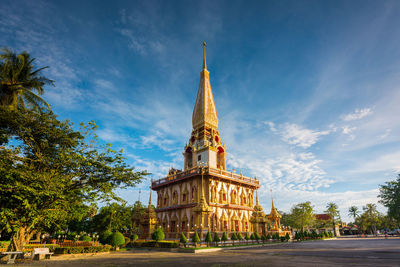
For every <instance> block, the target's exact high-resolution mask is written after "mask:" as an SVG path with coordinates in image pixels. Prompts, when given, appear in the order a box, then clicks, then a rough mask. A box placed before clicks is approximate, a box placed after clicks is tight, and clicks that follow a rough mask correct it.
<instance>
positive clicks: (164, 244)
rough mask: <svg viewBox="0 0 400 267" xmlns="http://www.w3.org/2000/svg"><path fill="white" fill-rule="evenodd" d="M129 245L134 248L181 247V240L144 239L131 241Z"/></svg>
mask: <svg viewBox="0 0 400 267" xmlns="http://www.w3.org/2000/svg"><path fill="white" fill-rule="evenodd" d="M129 247H134V248H146V247H147V248H178V247H179V242H177V241H166V240H163V241H158V242H157V241H144V240H140V241H139V240H137V241H134V242H131V243H130V244H129Z"/></svg>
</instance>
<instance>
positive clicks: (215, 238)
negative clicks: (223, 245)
mask: <svg viewBox="0 0 400 267" xmlns="http://www.w3.org/2000/svg"><path fill="white" fill-rule="evenodd" d="M213 241H214V242H215V245H216V246H217V247H218V242H220V241H221V239H220V238H219V236H218V234H217V233H216V232H214V238H213Z"/></svg>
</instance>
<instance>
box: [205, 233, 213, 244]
mask: <svg viewBox="0 0 400 267" xmlns="http://www.w3.org/2000/svg"><path fill="white" fill-rule="evenodd" d="M204 241H206V242H207V247H208V246H209V245H210V242H212V241H213V239H212V237H211V233H210V232H207V235H206V238H205V240H204Z"/></svg>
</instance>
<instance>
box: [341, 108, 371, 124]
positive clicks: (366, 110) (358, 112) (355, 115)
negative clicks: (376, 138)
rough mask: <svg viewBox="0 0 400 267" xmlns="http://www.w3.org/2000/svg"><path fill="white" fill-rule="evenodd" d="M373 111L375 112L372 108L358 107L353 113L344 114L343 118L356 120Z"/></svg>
mask: <svg viewBox="0 0 400 267" xmlns="http://www.w3.org/2000/svg"><path fill="white" fill-rule="evenodd" d="M372 113H373V112H372V110H371V109H370V108H364V109H356V110H355V111H354V112H353V113H350V114H347V115H342V116H341V118H342V119H343V120H344V121H354V120H359V119H362V118H364V117H366V116H368V115H371V114H372Z"/></svg>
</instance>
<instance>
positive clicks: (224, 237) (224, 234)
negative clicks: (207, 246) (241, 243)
mask: <svg viewBox="0 0 400 267" xmlns="http://www.w3.org/2000/svg"><path fill="white" fill-rule="evenodd" d="M221 241H224V245H225V242H226V241H228V235H227V234H226V232H223V233H222V237H221Z"/></svg>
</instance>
